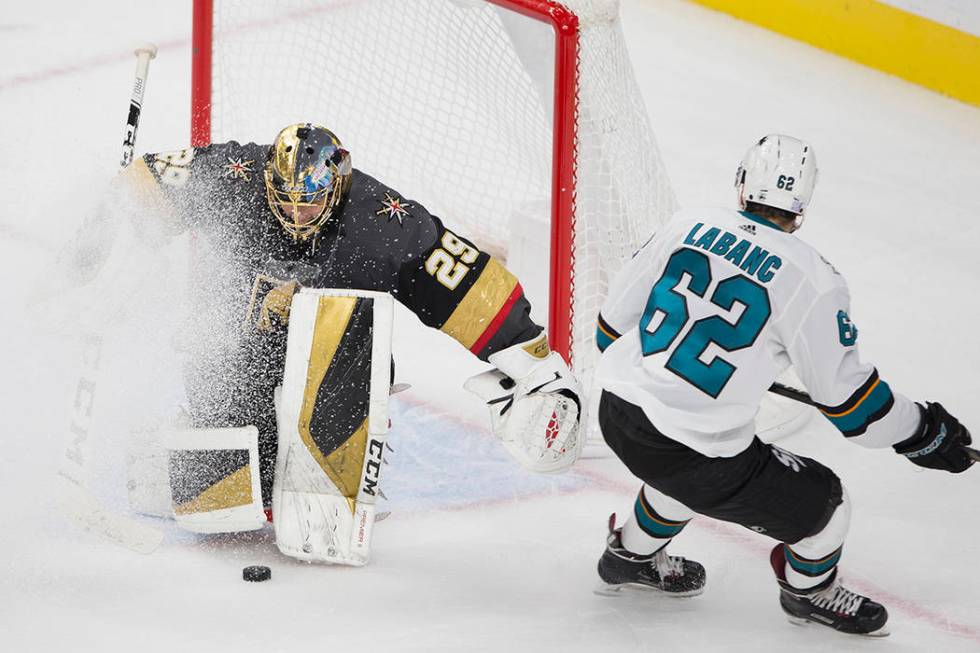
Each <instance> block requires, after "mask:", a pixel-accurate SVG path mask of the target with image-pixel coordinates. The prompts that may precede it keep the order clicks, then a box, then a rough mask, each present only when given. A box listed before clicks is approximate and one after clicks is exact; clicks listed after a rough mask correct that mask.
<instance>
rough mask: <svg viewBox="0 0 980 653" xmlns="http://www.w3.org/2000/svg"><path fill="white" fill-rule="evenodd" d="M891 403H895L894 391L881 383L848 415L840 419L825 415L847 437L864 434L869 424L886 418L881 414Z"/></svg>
mask: <svg viewBox="0 0 980 653" xmlns="http://www.w3.org/2000/svg"><path fill="white" fill-rule="evenodd" d="M890 402H894V397H893V396H892V389H891V388H890V387H888V384H887V383H885V382H884V381H879V382H878V385H876V386H875V388H874V390H872V391H871V394H869V395H868V396H867V397H865V398H864V401H862V402H861V403H860V404H858V405H857V406H856V407H855V408H854V409H853V410H851V411H850V412H849V413H848V414H846V415H841V416H839V417H835V416H832V415H827V414H824V416H825V417H826V418H827V419H829V420H830V423H831V424H833V425H834V426H835V427H837V430H838V431H840V432H841V433H843V434H845V435H848V434H851V433H854V432H855V431H859V432H863V429H864V428H865V427H867V425H868V424H870V423H871V422H873V421H875V420H876V419H880V418H881V417H883V416H884V415H882V414H879V413H881V411H882V409H883V408H885V407H886V406H887V405H889V403H890Z"/></svg>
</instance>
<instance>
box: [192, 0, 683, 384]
mask: <svg viewBox="0 0 980 653" xmlns="http://www.w3.org/2000/svg"><path fill="white" fill-rule="evenodd" d="M194 32H195V33H194V89H193V95H194V97H193V127H192V140H193V142H194V144H195V145H203V144H206V143H208V142H212V141H213V142H221V141H226V140H232V139H234V140H239V141H242V142H248V141H257V142H270V141H271V140H272V139H273V137H274V135H275V134H276V133H277V132H278V130H279V129H281V128H282V127H283V126H285V125H287V124H289V123H292V122H300V121H311V122H317V123H321V124H324V125H326V126H328V127H329V128H330V129H331V130H333V131H334V132H335V133H336V134H337V135H338V136H339V137H340V138H341V140H342V141H343V142H344V143H345V145H346V146H347V148H348V149H349V150H350V151H351V153H352V158H353V161H354V165H355V166H356V167H358V168H360V169H362V170H364V171H365V172H367V173H369V174H371V175H374V176H376V177H378V178H379V179H381V180H382V181H384V182H385V183H386V184H388V185H390V186H392V187H393V188H395V189H397V190H398V191H399V192H401V193H404V195H405V197H407V198H410V200H415V201H418V202H421V203H422V204H424V205H425V206H426V207H427V208H428V209H429V210H430V211H431V212H432V213H434V214H436V215H438V216H440V217H441V218H442V219H443V220H444V221H445V222H446V223H447V224H448V225H451V226H452V227H455V228H456V229H458V230H459V231H460V233H461V234H463V235H465V236H467V237H469V238H470V239H472V240H474V241H475V242H476V243H477V244H478V245H480V246H481V248H483V249H485V250H487V251H489V252H491V253H493V254H494V255H496V256H499V257H500V258H501V259H503V260H504V261H505V262H506V264H507V265H508V267H510V268H511V269H512V270H513V271H514V272H515V273H516V274H517V275H518V277H519V278H520V279H521V282H522V284H523V285H524V286H525V290H526V291H527V293H528V295H529V297H530V299H531V301H532V304H533V305H534V306H535V309H534V313H533V315H534V317H535V318H536V319H537V320H538V321H539V322H542V323H547V324H548V329H549V334H550V338H551V344H552V347H553V348H554V349H555V350H557V351H559V352H561V353H562V354H564V355H565V357H566V358H568V359H570V360H571V362H572V365H573V368H574V370H575V371H576V373H577V375H578V376H579V378H580V379H582V381H583V384H584V385H585V387H586V388H589V387H590V384H591V380H592V371H593V367H594V364H595V361H596V357H597V353H598V352H597V350H596V347H595V328H596V327H595V324H596V321H595V319H596V316H597V314H598V311H599V308H600V304H601V302H602V300H603V298H604V297H605V294H606V289H607V284H608V282H609V281H610V279H611V277H612V276H613V275H614V274H615V273H616V272H617V271H618V269H619V268H620V266H621V265H622V263H623V262H624V261H625V260H627V259H628V258H629V256H630V255H631V254H633V253H634V252H635V251H636V250H637V249H638V248H639V247H640V246H641V245H642V244H643V243H644V242H645V241H646V240H647V239H648V238H649V237H650V236H651V234H652V233H653V231H654V229H655V228H656V226H657V225H658V224H660V223H662V222H663V221H665V220H666V219H667V217H669V215H670V213H671V212H672V211H673V209H674V206H675V200H674V195H673V192H672V190H671V187H670V184H669V182H668V179H667V176H666V174H665V170H664V165H663V162H662V160H661V158H660V155H659V152H658V149H657V146H656V143H655V141H654V137H653V134H652V131H651V129H650V127H649V124H648V122H647V113H646V109H645V107H644V105H643V101H642V98H641V96H640V92H639V90H638V87H637V84H636V81H635V78H634V75H633V70H632V67H631V65H630V60H629V56H628V52H627V49H626V46H625V43H624V39H623V35H622V32H621V28H620V24H619V17H618V1H617V0H565V1H564V2H554V1H546V0H276V1H275V2H267V1H259V0H195V25H194ZM545 307H546V308H547V310H546V311H545V310H543V309H545ZM593 394H595V393H593ZM593 400H594V399H593Z"/></svg>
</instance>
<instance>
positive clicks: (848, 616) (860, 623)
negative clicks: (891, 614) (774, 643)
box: [770, 544, 888, 637]
mask: <svg viewBox="0 0 980 653" xmlns="http://www.w3.org/2000/svg"><path fill="white" fill-rule="evenodd" d="M770 560H771V562H772V568H773V571H775V572H776V577H777V579H778V580H779V588H780V589H779V605H780V606H782V608H783V612H785V613H786V616H787V618H788V619H789V621H790V623H793V624H796V625H805V624H807V623H815V624H820V625H821V626H827V627H828V628H833V629H834V630H839V631H840V632H842V633H847V634H849V635H867V636H870V637H885V636H886V635H888V629H887V628H886V627H885V623H886V622H887V621H888V611H887V610H885V607H884V606H883V605H881V604H880V603H875V602H874V601H872V600H871V599H869V598H867V597H865V596H861V595H860V594H857V593H855V592H852V591H851V590H849V589H847V588H846V587H844V586H843V585H841V583H840V581H839V580H838V579H837V570H836V569H835V570H834V573H833V574H831V575H830V578H828V579H827V580H825V581H824V582H822V583H820V584H819V585H817V586H816V587H812V588H810V589H807V590H801V589H797V588H795V587H791V586H790V585H789V584H788V583H787V582H786V571H785V570H786V567H785V565H786V557H785V552H784V551H783V545H782V544H780V545H778V546H777V547H776V548H775V549H773V551H772V555H771V556H770Z"/></svg>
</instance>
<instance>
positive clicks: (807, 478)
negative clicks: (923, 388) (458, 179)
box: [597, 135, 972, 635]
mask: <svg viewBox="0 0 980 653" xmlns="http://www.w3.org/2000/svg"><path fill="white" fill-rule="evenodd" d="M816 179H817V164H816V159H815V156H814V152H813V149H812V148H811V147H809V146H808V145H807V144H806V143H804V142H802V141H800V140H798V139H796V138H792V137H788V136H782V135H770V136H766V137H765V138H763V139H762V140H760V141H759V142H758V143H757V144H755V145H754V146H752V147H751V148H750V149H749V151H748V153H747V154H746V155H745V158H744V159H743V161H742V163H741V165H740V167H739V169H738V173H737V177H736V188H737V189H738V197H739V203H740V206H741V208H742V210H741V211H735V210H727V209H701V210H682V211H680V212H678V213H677V214H675V215H674V217H673V218H672V219H671V221H670V222H669V223H668V224H667V225H666V226H665V227H664V228H663V229H662V230H661V231H660V232H659V233H657V234H656V236H655V237H654V238H653V239H652V240H651V241H650V242H649V243H647V245H645V246H644V247H643V248H642V249H641V250H640V251H639V252H638V253H637V254H636V256H635V257H634V258H633V259H632V260H631V261H630V262H629V263H628V264H627V265H626V266H625V267H624V269H623V270H622V272H621V273H620V274H619V276H618V277H617V278H616V280H615V281H614V283H613V284H612V286H611V289H610V293H609V296H608V298H607V300H606V302H605V304H604V305H603V307H602V311H601V314H600V316H599V329H598V343H599V346H600V348H601V349H604V352H605V353H604V354H603V356H602V358H601V360H600V363H599V366H598V369H597V376H598V379H599V382H600V383H601V385H602V388H603V394H602V398H601V402H600V407H599V424H600V426H601V429H602V433H603V436H604V438H605V440H606V442H607V443H608V444H609V446H610V447H611V448H612V450H613V451H615V452H616V454H617V455H618V456H619V458H620V459H621V460H622V461H623V462H624V463H625V464H626V466H627V467H629V469H630V471H632V472H633V474H634V475H636V476H637V477H638V478H640V479H641V480H642V481H643V482H644V485H643V487H642V489H641V491H640V493H639V496H638V497H637V499H636V503H635V508H634V512H633V515H632V516H631V518H630V519H629V520H628V521H627V522H626V524H625V525H624V526H623V528H622V529H621V530H620V529H615V524H614V518H613V519H610V536H609V538H608V541H607V547H606V551H605V553H604V554H603V556H602V558H601V560H600V561H599V575H600V577H601V578H602V581H603V585H602V589H601V591H603V592H615V591H618V590H619V589H620V588H622V587H624V586H627V585H639V586H645V587H651V588H655V589H659V590H661V591H664V592H668V593H672V594H674V595H691V594H698V593H700V592H701V591H702V589H703V586H704V583H705V571H704V568H703V567H702V566H701V565H700V564H698V563H696V562H693V561H690V560H685V559H683V558H678V557H674V556H670V555H668V554H667V553H666V546H667V544H668V543H669V542H670V541H671V539H672V538H673V537H675V536H676V535H677V534H678V533H680V532H681V530H682V529H683V528H684V526H685V525H686V524H687V522H688V521H689V520H690V519H691V518H692V517H693V516H694V515H695V514H696V513H698V514H703V515H707V516H709V517H714V518H716V519H722V520H725V521H729V522H734V523H737V524H741V525H743V526H746V527H748V528H751V529H752V530H754V531H757V532H759V533H764V534H766V535H769V536H771V537H773V538H774V539H776V540H777V541H778V542H779V544H778V545H777V546H776V547H775V548H774V549H773V551H772V555H771V561H772V566H773V569H774V571H775V573H776V576H777V579H778V583H779V587H780V604H781V606H782V608H783V610H784V611H785V612H786V614H787V615H788V616H789V618H790V620H795V621H798V622H803V621H811V622H814V623H819V624H823V625H826V626H830V627H832V628H835V629H837V630H840V631H844V632H848V633H857V634H869V635H871V634H886V631H885V629H884V627H885V622H886V621H887V619H888V614H887V611H886V610H885V608H884V607H883V606H881V605H880V604H878V603H876V602H874V601H872V600H870V599H868V598H866V597H863V596H860V595H858V594H856V593H854V592H852V591H850V590H848V589H846V588H845V587H843V586H842V585H841V583H840V581H839V580H838V578H837V563H838V561H839V560H840V556H841V550H842V545H843V542H844V537H845V535H846V533H847V528H848V522H849V519H850V503H849V500H848V496H847V492H846V491H845V490H844V488H843V487H842V486H841V482H840V479H838V477H837V476H836V475H835V474H834V472H833V471H831V470H830V469H828V468H827V467H825V466H824V465H822V464H820V463H819V462H817V461H816V460H812V459H809V458H804V457H801V456H797V455H794V454H792V453H790V452H788V451H784V450H782V449H780V448H778V447H775V446H771V445H767V444H764V443H762V442H761V441H760V440H759V439H758V438H757V437H756V436H755V430H754V418H755V414H756V412H757V410H758V408H759V403H760V401H761V400H762V398H763V396H764V394H765V393H766V390H767V389H768V388H769V387H770V384H772V382H773V381H774V380H775V378H776V377H777V375H779V374H780V373H781V372H782V371H784V370H785V369H787V368H788V367H789V366H791V365H792V366H793V368H794V370H795V372H796V373H797V374H798V375H799V377H800V379H802V381H803V383H804V384H805V385H806V388H807V389H808V390H809V392H810V394H811V396H812V398H813V399H814V400H815V401H816V402H817V403H818V404H819V407H820V410H821V412H822V413H823V414H824V415H825V416H826V417H827V419H829V420H830V421H831V422H832V423H833V425H834V426H835V427H837V429H838V430H840V432H841V433H842V434H843V436H844V437H846V438H848V439H849V440H850V441H852V442H854V443H857V444H861V445H864V446H867V447H872V448H885V447H893V448H894V450H895V451H897V452H898V453H900V454H904V455H905V456H906V457H907V458H908V459H909V460H910V461H911V462H912V463H915V464H916V465H920V466H923V467H930V468H933V469H941V470H946V471H949V472H962V471H964V470H966V469H967V468H968V467H969V466H970V465H971V464H972V460H971V459H970V457H969V456H968V452H967V449H966V448H965V447H966V445H968V444H970V442H971V440H970V434H969V432H968V431H967V429H966V428H964V427H963V426H962V425H961V424H960V423H959V422H958V421H957V420H956V419H955V418H954V417H953V416H952V415H950V414H949V413H948V412H947V411H946V410H945V409H944V408H943V407H942V406H941V405H940V404H938V403H928V402H926V403H923V404H916V403H913V402H912V401H910V400H909V399H907V398H906V397H904V396H902V395H901V394H899V393H897V392H895V391H893V390H892V389H891V388H890V387H889V385H888V383H887V382H886V381H885V380H884V379H882V378H880V377H879V375H878V371H877V370H876V369H875V367H874V366H872V365H871V364H869V363H865V362H862V361H861V360H860V358H859V356H858V349H857V338H858V331H857V328H856V327H855V325H854V324H853V323H852V322H851V319H850V318H849V316H848V315H849V312H850V296H849V294H848V288H847V284H846V282H845V281H844V278H843V277H842V276H841V275H840V274H839V273H838V272H837V271H836V270H835V269H834V268H833V266H831V265H830V264H829V263H827V261H826V260H824V259H823V258H822V257H821V256H820V254H819V253H817V251H816V250H814V249H813V248H812V247H811V246H809V245H807V244H806V243H804V242H803V241H802V240H800V239H799V238H797V237H796V236H795V235H793V234H794V232H795V231H796V230H797V229H798V228H799V227H800V225H801V224H802V221H803V214H804V211H805V210H806V207H807V204H808V203H809V201H810V196H811V194H812V193H813V188H814V184H815V182H816Z"/></svg>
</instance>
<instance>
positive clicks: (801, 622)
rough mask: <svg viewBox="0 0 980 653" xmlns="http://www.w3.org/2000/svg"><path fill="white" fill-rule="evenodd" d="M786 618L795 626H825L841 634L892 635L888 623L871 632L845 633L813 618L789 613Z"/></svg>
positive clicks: (863, 635)
mask: <svg viewBox="0 0 980 653" xmlns="http://www.w3.org/2000/svg"><path fill="white" fill-rule="evenodd" d="M786 620H787V621H789V622H790V623H791V624H793V625H794V626H810V625H814V626H821V627H823V628H827V629H829V630H833V631H835V632H838V633H840V634H841V635H856V636H857V637H888V636H889V635H891V631H890V630H888V624H885V625H884V626H882V627H881V628H879V629H878V630H873V631H871V632H870V633H845V632H844V631H842V630H837V629H836V628H834V627H833V626H828V625H827V624H824V623H820V622H819V621H813V620H812V619H804V618H803V617H791V616H789V615H787V616H786Z"/></svg>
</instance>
